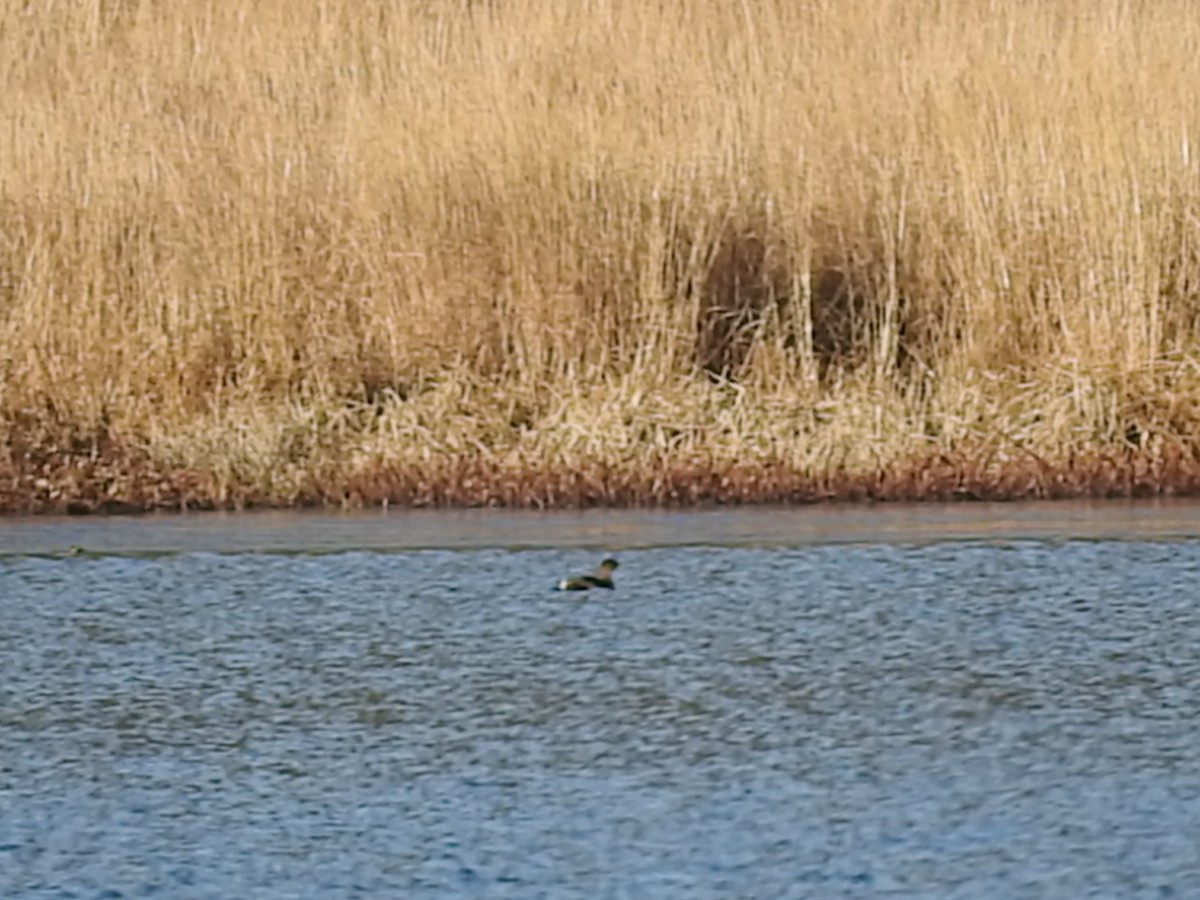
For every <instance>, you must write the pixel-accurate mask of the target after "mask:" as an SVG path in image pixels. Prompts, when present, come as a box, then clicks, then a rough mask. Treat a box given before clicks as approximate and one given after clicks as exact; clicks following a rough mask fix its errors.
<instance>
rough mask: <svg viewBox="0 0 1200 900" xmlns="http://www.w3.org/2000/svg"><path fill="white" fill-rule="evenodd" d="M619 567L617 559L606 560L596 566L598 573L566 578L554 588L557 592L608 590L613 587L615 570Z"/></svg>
mask: <svg viewBox="0 0 1200 900" xmlns="http://www.w3.org/2000/svg"><path fill="white" fill-rule="evenodd" d="M616 567H617V561H616V560H615V559H606V560H604V561H603V562H601V563H600V565H598V566H596V571H595V573H594V574H592V575H575V576H573V577H571V578H564V579H563V580H562V581H560V582H559V583H558V584H556V585H555V586H554V589H555V590H556V591H590V590H591V589H592V588H608V589H609V590H612V587H613V578H612V574H613V569H615V568H616Z"/></svg>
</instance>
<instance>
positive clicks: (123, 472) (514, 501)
mask: <svg viewBox="0 0 1200 900" xmlns="http://www.w3.org/2000/svg"><path fill="white" fill-rule="evenodd" d="M125 462H136V461H133V460H125ZM142 462H144V461H142ZM88 467H89V468H82V467H79V466H70V465H64V466H62V467H61V468H58V469H53V468H51V469H50V470H49V471H48V474H37V471H39V470H40V471H41V472H43V473H47V469H46V467H45V464H43V465H42V466H38V467H37V469H34V467H27V468H25V469H22V468H20V467H16V466H13V465H12V464H11V463H9V464H3V463H0V516H10V517H12V516H37V515H62V514H66V515H79V516H89V515H138V514H144V513H151V512H170V511H177V512H186V511H209V510H225V511H234V510H251V509H275V510H286V509H296V510H300V509H320V508H324V509H338V508H341V509H370V508H397V509H431V508H440V509H481V508H501V509H540V510H579V509H594V508H613V509H636V508H670V509H704V508H715V507H722V506H755V505H761V506H771V505H781V504H782V505H814V504H824V503H863V504H872V503H893V502H897V503H924V502H929V503H947V502H962V503H971V502H1020V501H1043V500H1044V501H1054V500H1089V499H1090V500H1103V499H1150V498H1155V497H1171V498H1186V497H1197V496H1200V460H1197V459H1196V458H1194V457H1191V456H1187V455H1184V454H1183V453H1182V452H1177V453H1173V454H1157V455H1151V454H1146V453H1138V452H1136V451H1114V452H1111V453H1089V454H1075V455H1074V456H1073V457H1072V458H1070V459H1067V460H1064V461H1062V462H1059V463H1054V462H1047V461H1045V460H1042V459H1024V460H1010V461H1006V462H1001V463H995V462H993V463H990V464H987V465H984V464H981V463H980V462H979V461H978V459H974V458H971V457H969V456H965V455H960V456H957V457H956V456H953V455H950V454H946V453H938V454H935V455H932V456H930V457H926V458H923V459H909V460H905V461H901V462H898V463H895V464H891V465H886V466H882V467H879V468H877V469H873V470H859V471H850V470H834V471H828V472H819V473H803V472H799V471H796V470H795V469H793V468H790V467H788V466H786V465H782V464H775V463H770V462H757V463H735V462H721V461H711V462H709V463H707V464H705V463H696V462H692V463H679V464H676V465H674V466H672V465H670V464H669V463H668V464H667V465H665V466H662V467H659V468H655V469H643V470H638V469H635V468H623V467H616V466H612V465H601V466H596V467H592V468H580V469H575V470H566V469H552V468H538V467H531V466H522V467H516V466H505V465H503V464H500V463H496V462H494V461H488V460H483V459H472V458H460V459H449V460H445V461H442V462H438V463H430V464H410V465H402V464H395V465H388V466H381V467H379V468H378V469H376V470H373V471H366V472H360V473H354V474H347V475H344V476H340V477H339V476H325V477H321V476H319V475H317V474H315V473H313V474H310V476H309V478H308V480H307V483H306V484H301V485H299V486H298V487H297V488H296V489H295V490H294V491H292V492H289V493H288V494H281V493H275V494H272V493H269V492H266V491H264V490H262V489H261V488H256V487H254V486H253V485H250V484H241V485H217V484H215V483H214V481H213V479H212V477H211V476H206V475H204V474H201V473H196V472H192V471H186V470H175V471H164V470H158V469H155V468H153V467H148V466H142V467H141V468H140V469H139V468H135V467H128V468H125V467H122V466H121V465H120V463H119V461H114V460H107V461H106V460H105V459H103V458H101V459H97V460H92V461H89V463H88Z"/></svg>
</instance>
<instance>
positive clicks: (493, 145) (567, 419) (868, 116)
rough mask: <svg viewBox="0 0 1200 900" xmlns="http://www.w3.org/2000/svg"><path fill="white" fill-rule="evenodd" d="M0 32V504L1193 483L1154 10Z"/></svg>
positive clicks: (703, 11) (215, 24) (1191, 163)
mask: <svg viewBox="0 0 1200 900" xmlns="http://www.w3.org/2000/svg"><path fill="white" fill-rule="evenodd" d="M559 7H561V8H559ZM0 26H2V27H0V74H2V76H3V83H4V85H5V87H6V90H5V92H4V95H3V96H2V97H0V147H3V151H4V152H3V153H2V154H0V375H2V381H0V509H9V510H33V509H66V508H78V509H94V508H117V509H124V508H130V507H141V506H179V505H194V506H205V505H245V504H250V503H254V504H290V503H330V502H332V503H369V502H382V501H384V500H390V501H391V502H396V503H422V504H436V503H473V504H478V503H505V504H526V505H559V504H595V503H687V502H701V501H725V502H748V501H754V500H782V499H817V498H821V497H827V496H828V497H854V496H876V497H904V498H911V497H947V496H1026V495H1032V496H1062V495H1078V494H1089V493H1091V494H1110V493H1117V494H1136V493H1153V492H1156V491H1174V492H1192V491H1194V490H1195V489H1196V487H1197V485H1198V484H1200V475H1198V473H1200V442H1198V440H1197V435H1200V341H1198V339H1197V338H1198V328H1200V165H1198V162H1200V161H1198V160H1197V159H1196V157H1195V154H1196V152H1197V149H1198V143H1200V140H1198V139H1200V121H1198V120H1197V119H1196V116H1195V110H1196V96H1197V95H1196V87H1195V86H1196V85H1197V84H1200V55H1198V54H1197V53H1196V52H1195V47H1196V46H1200V19H1198V18H1197V17H1196V16H1195V15H1194V9H1193V6H1192V4H1190V3H1188V2H1185V0H1122V2H1117V0H1114V2H1105V3H1095V4H1085V5H1083V6H1080V5H1079V4H1075V3H1068V2H1066V0H1058V2H1055V0H1051V2H1033V0H1017V2H995V0H963V2H956V3H927V4H913V3H909V2H906V0H872V2H866V0H862V2H859V0H849V2H838V3H834V2H824V0H815V2H808V3H794V2H786V0H761V2H753V3H752V2H741V3H732V4H730V3H723V2H718V0H687V2H683V3H678V4H639V3H626V2H622V0H584V2H580V3H575V4H559V5H554V4H549V5H548V4H545V3H534V2H532V0H494V2H471V0H457V2H451V0H425V2H420V0H417V2H411V3H391V2H388V3H384V2H373V0H366V2H355V3H347V2H338V0H328V2H320V3H314V4H294V3H287V2H283V0H264V2H259V3H255V4H244V3H232V2H230V3H209V4H169V3H163V2H155V0H89V2H79V3H65V2H56V0H41V2H38V3H35V4H33V5H30V4H29V3H25V2H20V3H18V2H15V0H0Z"/></svg>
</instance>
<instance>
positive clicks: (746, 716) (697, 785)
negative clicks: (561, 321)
mask: <svg viewBox="0 0 1200 900" xmlns="http://www.w3.org/2000/svg"><path fill="white" fill-rule="evenodd" d="M756 522H757V523H758V524H757V525H756V524H755V523H756ZM872 522H875V523H876V525H875V529H876V530H875V531H872V530H871V529H872V524H871V523H872ZM722 535H726V536H728V539H727V540H722V539H721V537H722ZM1198 537H1200V508H1196V507H1188V506H1184V505H1173V506H1163V505H1157V506H1138V505H1124V504H1121V505H1113V506H1049V507H1024V506H1022V507H1014V506H1004V507H923V508H916V509H903V508H895V507H889V508H884V509H875V510H872V509H870V508H865V507H858V508H855V509H854V510H850V511H847V510H840V509H808V510H799V511H739V512H731V513H701V514H657V515H656V514H650V513H641V514H633V513H609V514H590V515H553V516H536V515H513V514H500V515H492V516H489V515H486V514H475V515H468V514H447V515H441V514H422V515H416V516H407V515H396V514H392V515H391V516H387V517H380V516H374V517H370V516H350V517H340V516H291V517H288V516H264V517H255V516H246V517H232V518H227V517H203V516H196V517H183V518H177V519H141V520H136V519H135V520H113V521H105V522H100V521H89V522H86V523H80V522H79V521H78V520H23V521H9V522H4V523H0V614H2V615H3V619H2V622H3V627H2V628H0V896H3V897H5V898H18V897H20V898H24V897H35V898H43V897H44V898H50V897H79V898H118V897H121V898H124V897H144V896H158V897H170V898H192V897H197V898H199V897H205V898H208V897H211V898H228V897H255V898H261V897H265V898H273V897H279V898H285V897H286V898H293V897H298V898H304V897H359V896H364V897H365V896H403V897H415V898H433V897H437V898H442V897H445V898H451V897H489V898H490V897H503V898H510V897H511V898H538V897H546V898H643V897H645V898H658V897H667V898H674V897H680V898H729V897H747V898H757V897H764V898H765V897H771V898H776V897H780V898H787V897H797V898H800V897H815V898H826V897H831V898H841V897H846V898H857V897H880V896H884V897H913V898H996V897H1005V898H1025V897H1048V898H1050V897H1052V898H1062V897H1071V898H1078V897H1104V898H1109V897H1111V898H1141V897H1147V898H1149V897H1155V898H1157V897H1185V898H1186V897H1194V896H1200V741H1198V740H1197V718H1198V711H1200V653H1198V652H1197V647H1200V603H1198V597H1197V590H1196V586H1197V583H1198V581H1200V541H1198V540H1197V538H1198ZM71 543H83V544H84V545H85V546H87V547H88V549H89V550H92V551H96V552H93V553H90V554H88V555H85V556H82V557H75V558H58V557H56V556H54V555H52V554H53V553H54V552H56V551H61V550H62V549H64V548H65V547H67V546H69V544H71ZM239 547H241V548H243V549H241V550H240V551H239V550H238V549H237V548H239ZM364 547H373V548H375V549H371V550H364V549H362V548H364ZM421 548H423V549H421ZM101 551H102V552H101ZM217 551H220V552H217ZM601 551H604V552H607V551H612V552H614V553H617V555H618V556H619V557H620V560H621V568H620V570H619V571H618V572H617V581H618V588H617V590H616V591H614V592H612V593H609V592H593V593H589V594H582V595H562V594H556V593H554V592H551V591H549V590H548V589H547V588H548V587H549V586H550V585H551V584H553V583H554V581H555V580H557V579H558V578H559V577H561V576H562V575H563V574H566V573H569V572H572V571H576V570H586V569H587V568H589V567H590V566H591V565H593V564H594V563H595V562H596V561H597V560H598V558H599V556H598V553H600V552H601Z"/></svg>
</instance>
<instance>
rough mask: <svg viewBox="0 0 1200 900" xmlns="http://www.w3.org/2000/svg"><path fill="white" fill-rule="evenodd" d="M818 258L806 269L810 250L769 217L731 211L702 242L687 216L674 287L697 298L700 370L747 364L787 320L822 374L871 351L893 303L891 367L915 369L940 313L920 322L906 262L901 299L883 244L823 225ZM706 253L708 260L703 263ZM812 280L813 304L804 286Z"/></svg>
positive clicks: (790, 343) (678, 241) (671, 276)
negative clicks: (892, 288) (735, 215)
mask: <svg viewBox="0 0 1200 900" xmlns="http://www.w3.org/2000/svg"><path fill="white" fill-rule="evenodd" d="M814 232H815V234H816V235H817V236H815V237H814V238H813V240H814V244H815V246H814V248H813V249H812V252H811V253H810V254H809V258H811V260H812V264H811V268H810V269H809V271H807V272H801V271H799V267H800V266H801V265H802V263H801V262H800V259H801V257H800V256H799V254H797V253H796V252H795V249H794V248H793V247H791V246H789V244H788V242H787V240H786V239H785V237H784V235H783V234H782V233H781V231H780V230H779V229H772V228H771V227H770V226H769V225H767V224H765V223H763V222H754V221H740V222H739V221H737V220H732V221H730V222H728V223H726V224H725V225H724V227H722V228H721V229H719V230H718V231H717V233H716V234H715V235H714V236H712V237H711V238H710V239H709V241H708V243H707V245H706V246H705V247H703V248H701V249H699V250H698V248H697V246H696V245H697V238H696V236H695V234H694V231H693V230H692V229H690V228H689V227H688V226H687V225H686V224H685V225H680V226H679V227H677V229H676V231H675V234H674V235H673V241H672V246H671V248H670V253H669V254H668V256H667V259H668V266H667V272H666V274H665V277H666V280H667V289H668V292H674V293H675V294H676V295H678V296H680V297H682V298H684V299H686V300H691V301H694V302H695V303H696V325H695V327H696V351H695V361H696V365H697V367H698V368H699V370H701V371H703V372H706V373H708V374H709V375H712V376H714V377H716V378H719V379H736V378H737V377H738V376H739V375H740V374H742V372H743V371H744V367H745V366H746V364H747V363H748V361H749V359H750V357H751V353H752V350H753V347H754V342H755V340H758V339H760V338H764V337H767V336H768V334H769V332H768V329H767V326H768V325H769V324H774V325H775V326H776V328H777V329H778V330H777V331H776V332H775V333H774V334H771V335H770V336H774V337H779V336H780V335H782V342H783V346H784V347H785V348H786V349H789V350H792V351H796V350H798V341H799V333H800V331H801V330H803V329H805V328H807V329H808V331H809V334H808V343H809V344H810V346H811V350H812V354H813V356H814V358H815V362H816V363H817V365H818V372H819V374H820V375H821V377H822V379H823V380H827V379H828V378H829V377H830V376H831V375H832V374H834V373H836V372H839V371H846V370H850V369H854V368H856V367H858V366H861V365H863V364H865V363H866V362H867V361H868V360H869V359H871V358H872V353H873V351H874V350H875V349H876V348H875V341H876V340H877V339H878V327H879V323H880V322H881V321H882V320H883V318H884V316H885V315H886V314H887V312H886V310H885V304H887V303H888V302H894V304H895V309H894V310H893V311H892V312H891V315H892V317H893V326H894V328H895V329H896V338H895V342H894V349H893V355H892V358H891V359H890V360H889V366H888V368H889V370H890V371H891V374H893V375H900V376H905V375H907V374H909V373H911V371H912V369H913V365H914V363H915V362H918V361H921V360H922V359H924V358H927V357H928V356H929V355H930V354H931V353H932V348H931V346H930V337H931V335H932V334H934V333H935V332H936V331H937V329H938V328H940V327H941V326H942V324H943V323H941V322H936V323H935V322H920V321H918V320H917V318H916V317H915V314H914V312H913V310H914V306H915V304H913V303H911V301H910V288H909V286H908V285H907V284H906V283H905V279H906V276H905V273H904V271H903V265H902V264H901V263H900V262H899V261H897V264H896V268H897V270H898V274H897V276H896V279H897V281H898V282H899V287H898V290H897V293H896V297H895V299H894V300H893V301H889V298H888V297H887V296H886V295H885V290H884V280H885V276H884V274H883V273H884V269H885V261H884V257H883V249H882V246H879V245H875V246H867V247H865V248H864V247H856V246H847V245H846V243H845V242H844V240H842V239H840V238H839V237H838V232H837V229H835V228H832V227H827V228H816V229H814ZM698 261H699V264H697V262H698ZM802 281H803V282H806V283H807V284H808V285H809V295H810V296H809V297H808V302H809V308H808V310H804V309H802V308H801V306H800V304H802V303H803V302H804V301H805V298H804V297H803V296H802V295H801V293H800V292H799V291H798V290H797V285H799V284H800V283H801V282H802Z"/></svg>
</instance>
